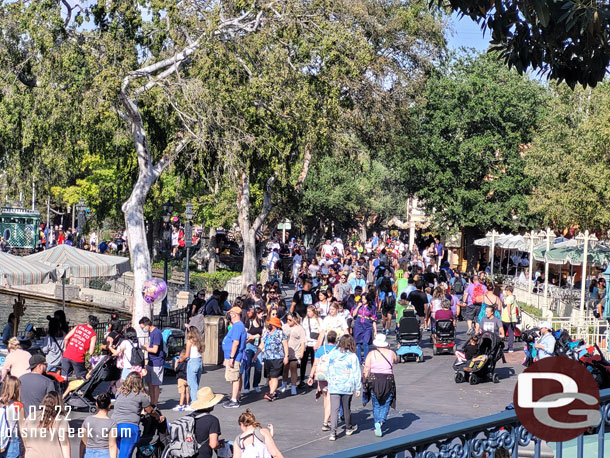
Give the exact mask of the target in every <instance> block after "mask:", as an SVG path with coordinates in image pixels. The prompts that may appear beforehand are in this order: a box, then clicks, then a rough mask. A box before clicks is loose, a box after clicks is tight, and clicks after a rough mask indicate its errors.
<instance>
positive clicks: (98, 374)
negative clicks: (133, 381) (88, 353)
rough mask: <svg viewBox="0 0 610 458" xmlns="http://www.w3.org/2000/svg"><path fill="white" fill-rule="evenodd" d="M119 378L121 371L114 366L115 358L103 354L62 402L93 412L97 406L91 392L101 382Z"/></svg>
mask: <svg viewBox="0 0 610 458" xmlns="http://www.w3.org/2000/svg"><path fill="white" fill-rule="evenodd" d="M119 378H121V371H120V370H119V369H118V368H117V367H116V358H115V357H114V356H108V355H104V356H102V357H101V358H100V360H99V361H98V362H97V364H96V365H95V366H94V367H93V369H91V371H90V372H89V373H88V374H87V378H85V380H84V382H83V383H82V384H80V385H79V386H77V387H75V388H74V389H72V391H70V392H69V393H68V394H67V395H66V397H65V399H64V403H65V404H67V405H69V406H72V407H74V408H75V409H89V412H91V413H95V412H96V411H97V407H96V405H95V398H94V396H93V392H94V391H95V390H96V388H97V387H98V386H99V385H100V384H101V383H102V382H114V381H116V380H118V379H119ZM71 383H73V382H71ZM69 385H70V384H69Z"/></svg>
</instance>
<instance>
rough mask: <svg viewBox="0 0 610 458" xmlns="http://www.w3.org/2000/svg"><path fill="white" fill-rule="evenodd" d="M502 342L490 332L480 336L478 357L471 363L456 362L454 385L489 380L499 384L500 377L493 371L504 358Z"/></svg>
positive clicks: (472, 383)
mask: <svg viewBox="0 0 610 458" xmlns="http://www.w3.org/2000/svg"><path fill="white" fill-rule="evenodd" d="M503 349H504V342H502V339H500V338H499V337H498V336H497V335H495V334H492V333H491V332H485V333H483V334H481V336H480V338H479V356H477V357H476V358H473V359H472V360H471V361H460V360H457V361H456V362H455V363H454V365H453V369H454V370H455V383H462V382H466V381H468V382H469V383H470V384H471V385H476V384H477V383H480V382H484V381H487V380H491V381H493V382H494V383H500V377H499V376H498V374H496V373H495V372H494V371H495V370H496V363H497V362H498V361H499V360H500V359H502V358H503V357H504V351H503Z"/></svg>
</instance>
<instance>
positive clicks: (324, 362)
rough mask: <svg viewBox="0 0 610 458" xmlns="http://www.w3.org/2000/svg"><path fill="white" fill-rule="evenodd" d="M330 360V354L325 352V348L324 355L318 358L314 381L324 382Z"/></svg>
mask: <svg viewBox="0 0 610 458" xmlns="http://www.w3.org/2000/svg"><path fill="white" fill-rule="evenodd" d="M329 360H330V352H327V351H326V347H324V354H323V355H322V356H320V360H319V361H318V365H317V366H316V380H318V381H324V380H326V373H327V372H328V362H329Z"/></svg>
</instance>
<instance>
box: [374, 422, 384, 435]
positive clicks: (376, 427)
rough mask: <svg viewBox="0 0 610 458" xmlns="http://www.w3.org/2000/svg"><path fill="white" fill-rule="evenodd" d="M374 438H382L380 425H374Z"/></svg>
mask: <svg viewBox="0 0 610 458" xmlns="http://www.w3.org/2000/svg"><path fill="white" fill-rule="evenodd" d="M375 436H377V437H381V436H383V433H382V432H381V423H375Z"/></svg>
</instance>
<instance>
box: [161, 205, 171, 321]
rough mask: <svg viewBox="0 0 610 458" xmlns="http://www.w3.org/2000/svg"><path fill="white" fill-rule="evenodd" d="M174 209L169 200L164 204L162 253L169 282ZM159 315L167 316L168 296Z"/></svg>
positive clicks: (165, 280) (165, 276)
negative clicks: (171, 222) (168, 263)
mask: <svg viewBox="0 0 610 458" xmlns="http://www.w3.org/2000/svg"><path fill="white" fill-rule="evenodd" d="M172 211H174V207H173V206H172V204H171V203H170V202H169V201H168V202H165V203H164V204H163V235H162V239H161V250H160V251H161V254H162V255H163V281H164V282H165V284H167V277H168V271H167V260H168V258H169V253H170V250H171V243H172V230H171V225H170V224H169V219H170V218H171V216H172ZM159 316H167V296H165V298H164V299H163V302H161V312H160V313H159Z"/></svg>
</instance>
